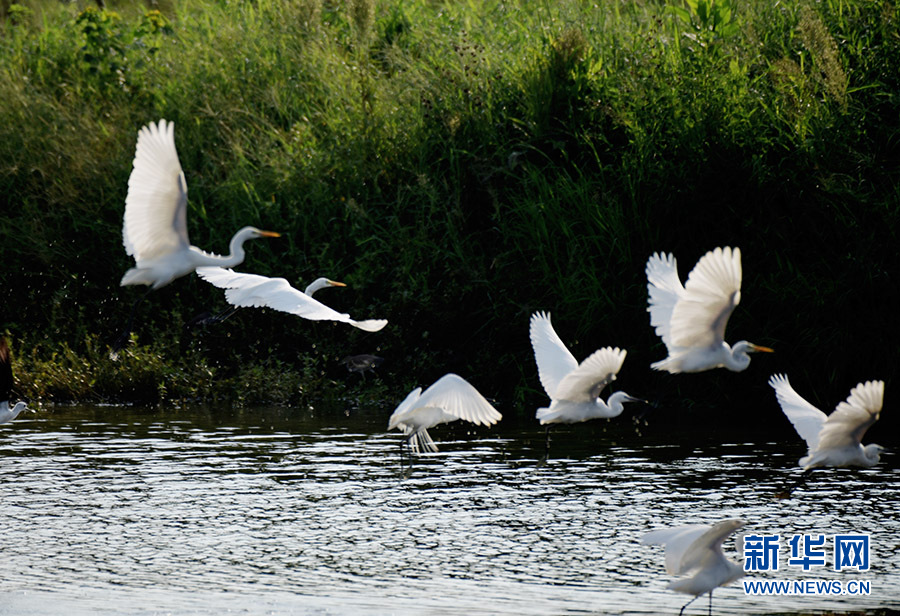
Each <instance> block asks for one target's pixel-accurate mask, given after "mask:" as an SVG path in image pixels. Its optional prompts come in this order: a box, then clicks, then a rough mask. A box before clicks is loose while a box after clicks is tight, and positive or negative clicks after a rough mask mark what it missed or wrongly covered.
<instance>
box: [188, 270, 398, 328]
mask: <svg viewBox="0 0 900 616" xmlns="http://www.w3.org/2000/svg"><path fill="white" fill-rule="evenodd" d="M197 275H198V276H200V277H201V278H202V279H203V280H205V281H206V282H208V283H210V284H212V285H213V286H216V287H219V288H220V289H225V299H226V300H227V301H228V303H229V304H231V305H232V306H236V307H238V308H245V307H256V308H273V309H275V310H279V311H281V312H287V313H290V314H294V315H297V316H299V317H303V318H304V319H309V320H311V321H338V322H340V323H347V324H348V325H352V326H353V327H356V328H359V329H361V330H363V331H367V332H377V331H378V330H380V329H382V328H383V327H384V326H385V325H387V320H385V319H368V320H366V321H354V320H353V319H351V318H350V315H349V314H344V313H341V312H338V311H337V310H334V309H333V308H329V307H328V306H326V305H325V304H323V303H322V302H320V301H319V300H316V299H313V298H312V297H311V295H312V294H313V293H315V292H316V291H317V290H318V289H321V288H324V287H328V286H341V287H343V286H346V285H345V284H344V283H342V282H333V281H331V280H328V279H327V278H319V279H317V280H316V281H315V282H313V283H312V284H311V285H309V286H308V287H306V293H304V292H303V291H300V290H299V289H295V288H294V287H292V286H291V285H290V283H289V282H288V281H287V280H285V279H284V278H269V277H268V276H260V275H258V274H243V273H240V272H234V271H232V270H227V269H223V268H221V267H201V268H198V269H197Z"/></svg>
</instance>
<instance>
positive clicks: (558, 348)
mask: <svg viewBox="0 0 900 616" xmlns="http://www.w3.org/2000/svg"><path fill="white" fill-rule="evenodd" d="M530 335H531V346H532V347H533V348H534V359H535V361H536V362H537V367H538V376H540V379H541V385H543V386H544V391H546V392H547V395H548V396H550V406H549V407H544V408H539V409H538V410H537V413H536V414H535V417H536V418H537V419H538V420H539V421H540V422H541V425H545V424H546V425H547V444H546V452H545V454H544V457H545V458H546V457H547V454H548V453H549V450H550V427H551V425H552V424H555V423H568V424H571V423H579V422H582V421H588V420H589V419H597V418H601V417H606V418H612V417H618V416H619V415H621V414H622V411H623V409H624V406H623V403H625V402H643V400H641V399H640V398H635V397H633V396H630V395H628V394H626V393H625V392H624V391H617V392H615V393H614V394H612V395H611V396H609V399H608V400H607V401H606V402H604V401H603V400H602V399H601V398H600V394H601V393H602V392H603V389H604V388H605V387H606V386H607V385H608V384H609V383H611V382H613V381H614V380H616V375H617V374H618V373H619V370H621V369H622V363H623V362H624V361H625V354H626V352H625V351H623V350H620V349H614V348H612V347H605V348H602V349H600V350H599V351H595V352H594V353H592V354H591V355H590V356H589V357H588V358H587V359H585V360H584V361H583V362H581V363H580V364H579V363H578V361H577V360H576V359H575V357H574V356H573V355H572V353H571V352H570V351H569V349H568V348H566V345H565V344H564V343H563V341H562V339H560V337H559V336H558V335H557V333H556V331H555V330H554V329H553V325H552V324H551V323H550V315H549V314H548V313H546V312H536V313H534V314H533V315H531V328H530Z"/></svg>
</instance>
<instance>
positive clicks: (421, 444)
mask: <svg viewBox="0 0 900 616" xmlns="http://www.w3.org/2000/svg"><path fill="white" fill-rule="evenodd" d="M409 446H410V447H412V450H413V451H414V452H416V453H420V452H421V451H427V452H431V453H436V452H437V450H438V448H437V445H435V444H434V441H433V440H431V436H429V434H428V430H420V431H419V432H416V433H415V434H413V435H412V436H411V437H410V438H409Z"/></svg>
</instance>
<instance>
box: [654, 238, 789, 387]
mask: <svg viewBox="0 0 900 616" xmlns="http://www.w3.org/2000/svg"><path fill="white" fill-rule="evenodd" d="M646 273H647V290H648V291H649V306H648V308H647V311H648V312H649V313H650V325H652V326H653V327H654V328H656V333H657V335H658V336H659V337H660V338H662V341H663V342H664V343H665V345H666V348H667V349H668V352H669V356H668V357H667V358H666V359H664V360H662V361H658V362H655V363H653V364H651V366H652V367H653V368H655V369H656V370H666V371H668V372H673V373H677V372H702V371H703V370H710V369H712V368H727V369H729V370H732V371H734V372H740V371H742V370H746V369H747V366H749V365H750V356H749V355H748V353H751V352H758V351H763V352H767V353H771V352H772V349H770V348H768V347H764V346H759V345H756V344H753V343H750V342H747V341H746V340H741V341H740V342H737V343H735V345H734V347H731V346H729V345H728V343H727V342H725V326H726V325H727V324H728V318H729V317H730V316H731V313H732V312H733V311H734V308H735V306H737V305H738V302H740V301H741V277H742V271H741V251H740V249H738V248H735V249H733V250H732V249H731V248H716V249H715V250H711V251H710V252H708V253H706V254H705V255H704V256H703V257H702V258H701V259H700V260H699V261H698V262H697V265H696V266H695V267H694V269H693V270H692V271H691V273H690V275H689V276H688V279H687V283H686V284H685V285H684V286H682V284H681V280H680V279H679V278H678V268H677V264H676V262H675V257H674V256H673V255H671V254H660V253H655V254H654V255H653V256H652V257H650V259H649V260H648V261H647V267H646Z"/></svg>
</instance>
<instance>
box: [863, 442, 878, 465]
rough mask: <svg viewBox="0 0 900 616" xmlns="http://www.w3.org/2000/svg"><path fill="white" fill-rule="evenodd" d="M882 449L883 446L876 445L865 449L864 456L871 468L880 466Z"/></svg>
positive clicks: (867, 446)
mask: <svg viewBox="0 0 900 616" xmlns="http://www.w3.org/2000/svg"><path fill="white" fill-rule="evenodd" d="M881 449H882V448H881V445H875V444H871V445H866V446H865V447H863V455H864V456H865V457H866V462H868V463H869V465H870V466H875V465H876V464H878V460H880V459H881Z"/></svg>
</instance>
